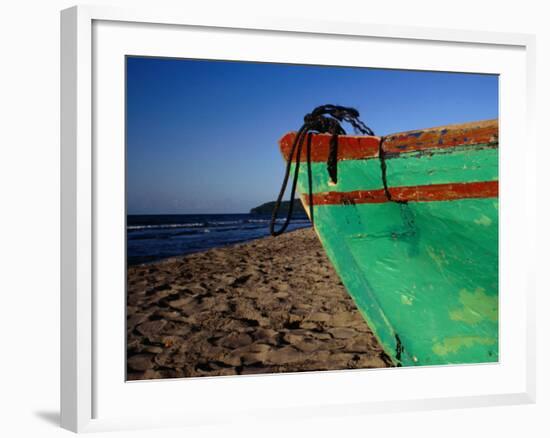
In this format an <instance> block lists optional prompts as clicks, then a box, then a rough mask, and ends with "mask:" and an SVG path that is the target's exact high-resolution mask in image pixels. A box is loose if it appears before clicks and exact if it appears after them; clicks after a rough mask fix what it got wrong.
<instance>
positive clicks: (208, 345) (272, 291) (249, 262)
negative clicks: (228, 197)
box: [127, 228, 391, 380]
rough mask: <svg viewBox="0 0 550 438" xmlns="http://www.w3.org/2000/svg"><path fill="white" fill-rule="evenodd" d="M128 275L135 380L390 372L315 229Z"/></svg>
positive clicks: (142, 267)
mask: <svg viewBox="0 0 550 438" xmlns="http://www.w3.org/2000/svg"><path fill="white" fill-rule="evenodd" d="M127 272H128V278H127V280H128V282H127V284H128V295H127V368H128V369H127V373H128V380H139V379H158V378H171V377H174V378H176V377H198V376H222V375H238V374H258V373H279V372H299V371H325V370H342V369H357V368H379V367H387V366H391V361H390V360H389V358H388V357H387V356H386V354H385V353H384V352H383V350H382V348H381V347H380V345H379V344H378V342H377V340H376V338H375V337H374V335H373V333H372V332H371V330H370V329H369V327H368V326H367V324H366V322H365V321H364V319H363V318H362V316H361V315H360V313H359V311H358V310H357V308H356V306H355V304H354V303H353V301H352V299H351V298H350V297H349V295H348V294H347V292H346V291H345V288H344V287H343V285H342V283H341V282H340V279H339V278H338V276H337V274H336V272H335V271H334V269H333V267H332V265H331V264H330V262H329V260H328V258H327V257H326V255H325V252H324V250H323V249H322V246H321V243H320V242H319V240H318V239H317V236H316V235H315V232H314V230H313V229H312V228H302V229H298V230H294V231H292V232H289V233H285V234H283V235H281V236H279V237H276V238H273V237H270V236H269V237H263V238H259V239H253V240H250V241H246V242H240V243H237V244H233V245H228V246H224V247H219V248H215V249H209V250H206V251H202V252H197V253H193V254H188V255H184V256H175V257H169V258H166V259H163V260H159V261H156V262H151V263H146V264H139V265H129V266H128V267H127Z"/></svg>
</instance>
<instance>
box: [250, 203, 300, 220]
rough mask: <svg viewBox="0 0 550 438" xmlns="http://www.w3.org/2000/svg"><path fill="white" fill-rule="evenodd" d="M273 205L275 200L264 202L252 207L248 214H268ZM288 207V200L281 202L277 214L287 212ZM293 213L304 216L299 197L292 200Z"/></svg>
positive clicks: (280, 214) (281, 214) (271, 210)
mask: <svg viewBox="0 0 550 438" xmlns="http://www.w3.org/2000/svg"><path fill="white" fill-rule="evenodd" d="M274 206H275V201H271V202H266V203H264V204H262V205H259V206H258V207H254V208H253V209H251V210H250V214H262V215H270V214H271V213H272V212H273V207H274ZM289 207H290V201H283V202H281V207H280V208H279V216H283V215H286V214H287V213H288V208H289ZM292 214H293V215H298V216H305V214H306V212H305V210H304V207H303V206H302V203H301V202H300V200H299V199H295V200H294V206H293V209H292Z"/></svg>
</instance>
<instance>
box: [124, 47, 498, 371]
mask: <svg viewBox="0 0 550 438" xmlns="http://www.w3.org/2000/svg"><path fill="white" fill-rule="evenodd" d="M125 69H126V72H125V148H126V152H125V155H126V168H125V172H126V175H125V181H126V379H127V380H128V381H133V380H149V379H170V378H197V377H217V376H235V375H252V374H255V375H258V374H273V373H296V372H319V371H337V370H338V371H343V370H352V369H354V370H358V369H378V368H396V367H411V366H450V365H461V364H481V363H498V362H499V194H498V188H499V150H498V147H499V120H498V118H499V76H498V75H496V74H480V73H470V72H463V73H458V72H445V71H428V70H426V71H420V70H399V69H385V68H378V67H376V66H372V67H356V66H337V65H306V64H282V63H269V62H248V61H234V60H209V59H181V58H162V57H146V56H126V59H125ZM388 372H392V371H391V370H390V371H388Z"/></svg>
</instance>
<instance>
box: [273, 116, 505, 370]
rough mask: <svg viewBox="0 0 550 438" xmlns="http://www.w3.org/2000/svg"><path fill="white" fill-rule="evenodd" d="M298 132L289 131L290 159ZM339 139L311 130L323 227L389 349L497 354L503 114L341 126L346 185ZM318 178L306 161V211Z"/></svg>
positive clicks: (316, 204)
mask: <svg viewBox="0 0 550 438" xmlns="http://www.w3.org/2000/svg"><path fill="white" fill-rule="evenodd" d="M295 136H296V133H289V134H287V135H285V136H284V137H283V138H282V139H281V140H280V148H281V151H282V153H283V156H284V158H285V159H286V160H289V159H291V157H290V151H291V146H292V143H293V141H294V138H295ZM330 139H331V135H329V134H312V135H311V138H310V140H311V149H310V150H311V156H310V160H311V180H312V192H313V195H312V197H311V199H312V201H313V203H312V205H313V213H314V219H315V220H314V225H315V230H316V232H317V234H318V236H319V238H320V240H321V242H322V244H323V246H324V248H325V250H326V252H327V254H328V256H329V258H330V260H331V261H332V263H333V265H334V267H335V268H336V271H337V272H338V274H339V275H340V278H341V280H342V282H343V284H344V285H345V287H346V289H347V291H348V292H349V294H350V295H351V297H352V298H353V300H354V301H355V303H356V305H357V307H358V308H359V310H360V312H361V314H362V315H363V317H364V318H365V320H366V321H367V323H368V325H369V326H370V328H371V329H372V330H373V332H374V333H375V335H376V336H377V338H378V340H379V341H380V343H381V345H382V346H383V347H384V349H385V350H386V352H387V354H388V355H389V356H390V357H391V358H392V360H393V361H394V363H395V364H396V365H397V366H409V365H440V364H465V363H484V362H496V361H498V122H497V120H489V121H480V122H474V123H468V124H463V125H451V126H445V127H437V128H431V129H423V130H418V131H410V132H403V133H398V134H393V135H388V136H385V137H376V136H346V135H343V136H339V137H338V152H337V153H338V155H337V160H338V161H337V168H338V179H337V182H336V183H334V182H331V178H329V175H328V172H327V165H326V161H327V157H328V155H329V148H330V145H329V143H330ZM295 158H296V157H293V161H295ZM304 161H305V159H304V158H302V164H303V163H304ZM292 166H295V164H292ZM383 174H384V175H385V179H386V184H385V185H384V182H383V178H382V175H383ZM308 187H309V186H308V171H307V166H306V165H302V166H300V167H299V177H298V190H299V191H300V193H301V200H302V203H303V204H304V207H305V209H306V211H307V210H308V209H309V199H310V197H309V194H308Z"/></svg>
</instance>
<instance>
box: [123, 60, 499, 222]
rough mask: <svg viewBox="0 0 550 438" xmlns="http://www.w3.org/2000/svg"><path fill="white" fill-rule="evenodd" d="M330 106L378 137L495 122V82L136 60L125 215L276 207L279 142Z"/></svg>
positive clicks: (130, 83)
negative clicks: (355, 116) (349, 111)
mask: <svg viewBox="0 0 550 438" xmlns="http://www.w3.org/2000/svg"><path fill="white" fill-rule="evenodd" d="M327 103H332V104H337V105H344V106H351V107H354V108H356V109H358V110H359V112H360V113H361V119H362V120H363V121H364V122H365V123H366V124H367V125H368V126H369V127H370V128H371V129H372V130H373V131H374V132H375V133H376V135H385V134H389V133H392V132H398V131H405V130H411V129H420V128H428V127H431V126H438V125H445V124H451V123H461V122H470V121H476V120H482V119H491V118H496V117H498V77H497V76H492V75H478V74H462V73H440V72H419V71H403V70H383V69H365V68H349V67H345V68H343V67H324V66H323V67H320V66H300V65H285V64H261V63H246V62H225V61H201V60H182V59H161V58H136V57H132V58H128V59H127V120H126V123H127V145H126V146H127V203H128V205H127V208H128V213H129V214H172V213H174V214H176V213H178V214H197V213H246V212H248V211H249V210H250V209H251V208H252V207H255V206H256V205H259V204H261V203H263V202H267V201H271V200H274V199H275V198H276V195H277V193H278V190H279V187H280V184H281V180H282V177H283V173H284V162H283V160H282V158H281V155H280V153H279V149H278V143H277V142H278V140H279V138H280V137H281V136H282V135H283V134H284V133H286V132H288V131H292V130H297V129H298V128H299V127H300V126H301V123H302V120H303V116H304V114H306V113H308V112H310V111H311V110H312V109H313V108H314V107H316V106H318V105H322V104H327ZM345 129H347V130H349V132H351V130H350V128H349V127H348V126H345Z"/></svg>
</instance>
